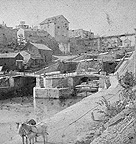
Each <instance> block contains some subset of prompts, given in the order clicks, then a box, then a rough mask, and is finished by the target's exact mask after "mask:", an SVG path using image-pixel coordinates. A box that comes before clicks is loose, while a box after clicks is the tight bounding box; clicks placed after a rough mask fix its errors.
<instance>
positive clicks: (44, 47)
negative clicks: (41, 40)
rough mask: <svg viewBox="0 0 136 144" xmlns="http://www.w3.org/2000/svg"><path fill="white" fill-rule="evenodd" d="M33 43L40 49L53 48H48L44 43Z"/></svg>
mask: <svg viewBox="0 0 136 144" xmlns="http://www.w3.org/2000/svg"><path fill="white" fill-rule="evenodd" d="M31 44H32V45H33V46H35V47H37V48H38V49H42V50H49V51H52V49H50V48H48V47H47V46H46V45H44V44H37V43H32V42H31Z"/></svg>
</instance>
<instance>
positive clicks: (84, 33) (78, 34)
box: [68, 29, 94, 39]
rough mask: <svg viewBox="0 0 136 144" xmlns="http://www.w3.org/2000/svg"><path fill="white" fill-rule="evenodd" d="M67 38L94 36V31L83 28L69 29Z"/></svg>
mask: <svg viewBox="0 0 136 144" xmlns="http://www.w3.org/2000/svg"><path fill="white" fill-rule="evenodd" d="M68 34H69V38H81V39H83V38H94V33H93V32H91V31H85V30H83V29H77V30H69V33H68Z"/></svg>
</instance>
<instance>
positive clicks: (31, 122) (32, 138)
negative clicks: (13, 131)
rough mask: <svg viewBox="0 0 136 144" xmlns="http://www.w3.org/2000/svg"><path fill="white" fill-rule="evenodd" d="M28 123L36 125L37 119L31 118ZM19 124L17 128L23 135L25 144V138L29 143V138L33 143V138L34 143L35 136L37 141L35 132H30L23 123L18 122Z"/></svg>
mask: <svg viewBox="0 0 136 144" xmlns="http://www.w3.org/2000/svg"><path fill="white" fill-rule="evenodd" d="M26 123H27V124H28V125H36V121H35V120H34V119H31V120H29V121H27V122H26ZM16 124H17V128H19V131H18V133H19V135H20V136H21V137H22V143H23V144H25V140H26V144H28V140H29V142H30V144H31V140H32V141H33V143H34V138H35V141H37V136H36V134H35V133H28V132H27V131H26V130H25V129H24V128H23V127H22V125H23V124H20V123H16Z"/></svg>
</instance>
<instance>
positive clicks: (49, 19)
mask: <svg viewBox="0 0 136 144" xmlns="http://www.w3.org/2000/svg"><path fill="white" fill-rule="evenodd" d="M60 17H63V18H64V19H65V20H66V21H67V22H68V23H69V21H68V20H67V19H66V18H65V17H64V16H63V15H58V16H54V17H50V18H47V19H45V20H44V21H42V22H41V23H40V25H42V24H45V23H49V22H51V21H52V22H53V23H54V22H55V21H56V20H57V19H58V18H60Z"/></svg>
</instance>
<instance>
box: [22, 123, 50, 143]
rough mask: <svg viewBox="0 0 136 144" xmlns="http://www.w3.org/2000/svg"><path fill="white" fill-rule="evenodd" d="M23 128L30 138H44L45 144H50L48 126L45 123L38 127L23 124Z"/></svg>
mask: <svg viewBox="0 0 136 144" xmlns="http://www.w3.org/2000/svg"><path fill="white" fill-rule="evenodd" d="M22 127H23V129H24V130H25V133H27V136H28V137H33V136H37V137H38V136H42V137H43V141H44V144H45V143H46V142H48V138H47V135H48V133H47V126H46V124H45V123H39V124H37V125H29V124H27V123H23V124H22ZM45 139H46V140H45Z"/></svg>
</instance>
